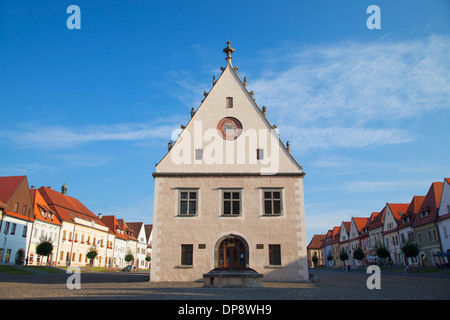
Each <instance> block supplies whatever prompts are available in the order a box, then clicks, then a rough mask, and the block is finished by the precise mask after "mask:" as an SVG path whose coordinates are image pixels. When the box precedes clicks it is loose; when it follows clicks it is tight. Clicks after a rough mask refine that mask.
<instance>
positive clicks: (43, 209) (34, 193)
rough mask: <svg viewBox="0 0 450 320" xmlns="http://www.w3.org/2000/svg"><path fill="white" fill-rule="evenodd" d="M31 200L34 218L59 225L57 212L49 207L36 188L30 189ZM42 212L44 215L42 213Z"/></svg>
mask: <svg viewBox="0 0 450 320" xmlns="http://www.w3.org/2000/svg"><path fill="white" fill-rule="evenodd" d="M30 196H31V202H32V203H33V212H34V219H36V220H40V221H43V222H47V223H51V224H55V225H58V226H60V225H61V222H60V221H59V219H58V216H57V214H56V213H55V212H54V211H53V210H52V209H50V207H49V206H48V204H47V202H45V200H44V198H42V196H41V194H40V193H39V191H38V190H37V189H30ZM42 213H44V215H43V214H42Z"/></svg>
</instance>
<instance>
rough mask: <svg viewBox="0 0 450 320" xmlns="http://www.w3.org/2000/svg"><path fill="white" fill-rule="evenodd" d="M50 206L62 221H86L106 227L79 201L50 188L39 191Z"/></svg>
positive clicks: (42, 188)
mask: <svg viewBox="0 0 450 320" xmlns="http://www.w3.org/2000/svg"><path fill="white" fill-rule="evenodd" d="M38 191H39V193H40V194H41V196H42V198H43V199H44V200H45V202H46V203H47V204H48V206H49V207H50V208H51V209H52V210H53V211H54V212H56V213H57V214H58V216H59V218H60V219H61V220H62V221H68V222H72V223H75V220H74V219H75V218H79V219H82V220H85V221H94V222H95V223H97V224H99V225H101V226H105V224H104V223H103V222H102V220H101V219H100V218H99V217H98V216H96V215H95V214H94V213H93V212H91V211H90V210H89V209H88V208H86V207H85V206H84V205H83V204H82V203H81V202H80V201H79V200H78V199H75V198H73V197H70V196H68V195H65V194H62V193H60V192H58V191H55V190H53V189H51V188H48V187H40V188H39V189H38Z"/></svg>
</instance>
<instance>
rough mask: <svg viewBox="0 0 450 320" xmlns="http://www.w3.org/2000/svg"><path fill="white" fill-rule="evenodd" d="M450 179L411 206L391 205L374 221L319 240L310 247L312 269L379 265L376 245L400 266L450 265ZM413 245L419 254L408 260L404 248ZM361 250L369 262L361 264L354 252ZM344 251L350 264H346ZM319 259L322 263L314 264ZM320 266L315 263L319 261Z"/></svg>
mask: <svg viewBox="0 0 450 320" xmlns="http://www.w3.org/2000/svg"><path fill="white" fill-rule="evenodd" d="M449 231H450V178H445V179H444V181H443V182H433V183H432V184H431V186H430V188H429V190H428V192H427V194H426V195H424V196H414V197H413V198H412V199H411V202H410V203H386V205H385V206H384V208H383V209H382V210H381V211H379V212H372V214H371V215H370V216H369V217H352V218H351V220H350V221H342V223H341V225H339V226H334V227H333V228H332V229H330V230H328V232H327V233H326V234H316V235H314V236H313V238H312V240H311V242H310V243H309V245H308V250H307V251H308V265H309V267H314V266H327V267H343V266H344V265H350V266H355V267H358V266H361V265H364V264H371V263H377V262H379V257H377V255H376V249H375V247H376V245H377V243H381V244H384V245H385V247H386V248H387V249H388V250H389V253H390V263H392V264H395V265H405V264H408V265H421V266H435V265H436V264H439V265H442V264H445V263H448V261H449V260H448V259H449V256H450V238H449ZM407 242H413V243H415V244H416V246H417V248H418V249H419V254H418V255H417V256H416V257H413V258H407V260H408V261H406V259H405V255H404V254H403V252H402V247H403V246H404V244H405V243H407ZM358 247H360V248H361V249H362V250H363V251H364V256H365V258H364V259H363V260H356V259H354V257H353V252H354V250H355V249H356V248H358ZM341 250H345V251H346V252H347V255H348V258H349V259H348V260H347V261H345V262H344V261H341V259H340V252H341ZM314 256H316V257H317V258H318V261H317V262H316V263H314V262H313V259H312V258H313V257H314ZM314 260H315V259H314Z"/></svg>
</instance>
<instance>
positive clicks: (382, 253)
mask: <svg viewBox="0 0 450 320" xmlns="http://www.w3.org/2000/svg"><path fill="white" fill-rule="evenodd" d="M375 252H376V254H377V256H378V258H380V259H387V258H390V257H391V254H390V253H389V250H388V248H387V247H386V245H385V244H384V243H383V242H379V241H377V242H376V244H375Z"/></svg>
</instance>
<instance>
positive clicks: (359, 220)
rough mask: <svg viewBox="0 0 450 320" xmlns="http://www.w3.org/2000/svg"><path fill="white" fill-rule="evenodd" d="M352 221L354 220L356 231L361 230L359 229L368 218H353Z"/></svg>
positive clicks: (364, 224)
mask: <svg viewBox="0 0 450 320" xmlns="http://www.w3.org/2000/svg"><path fill="white" fill-rule="evenodd" d="M353 221H354V222H355V226H356V228H357V230H358V232H361V230H362V229H363V228H364V227H365V226H366V224H367V221H369V218H368V217H365V218H353Z"/></svg>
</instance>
